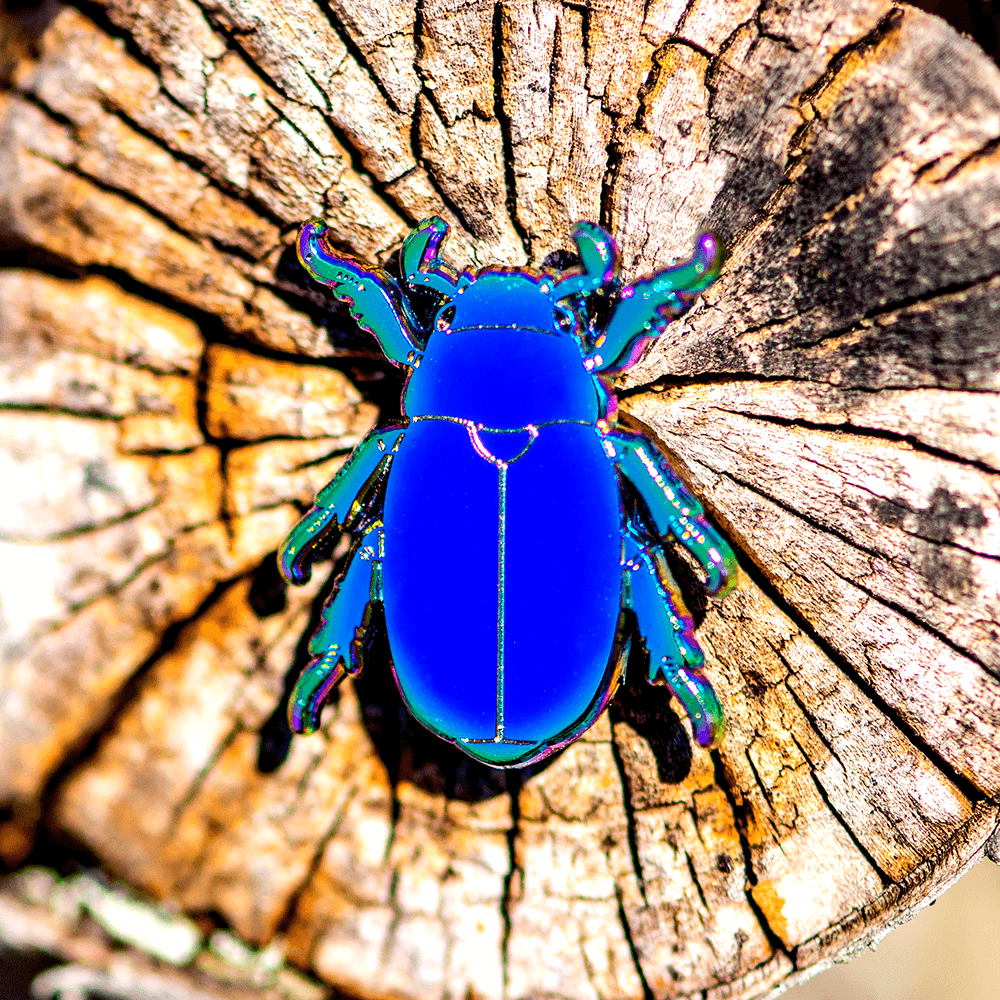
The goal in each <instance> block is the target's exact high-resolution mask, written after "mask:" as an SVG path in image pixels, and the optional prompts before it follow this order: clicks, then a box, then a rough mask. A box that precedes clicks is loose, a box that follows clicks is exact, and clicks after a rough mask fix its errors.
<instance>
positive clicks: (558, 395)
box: [403, 271, 602, 428]
mask: <svg viewBox="0 0 1000 1000" xmlns="http://www.w3.org/2000/svg"><path fill="white" fill-rule="evenodd" d="M550 290H551V279H547V278H545V277H544V276H543V277H538V278H536V277H534V276H531V275H526V274H523V273H519V272H509V271H488V272H484V273H482V274H480V275H478V276H477V277H476V278H475V279H473V280H472V281H471V282H470V283H468V284H465V285H460V288H459V291H458V292H457V293H456V295H455V297H454V299H453V300H452V301H451V302H448V303H446V304H445V305H444V306H443V307H442V308H441V309H440V310H439V312H438V316H437V320H436V322H435V325H434V328H433V329H432V331H431V335H430V338H429V340H428V342H427V347H426V349H425V351H424V353H423V356H422V358H421V359H420V362H419V365H418V367H416V368H415V369H414V371H413V372H412V374H411V375H410V377H409V380H408V382H407V388H406V391H405V393H404V396H403V409H404V411H405V413H406V415H407V416H409V417H416V416H426V415H437V416H447V417H455V418H458V419H461V420H472V421H475V422H477V423H481V424H484V425H485V426H488V427H504V428H516V427H526V426H527V425H529V424H540V423H548V422H553V421H561V420H567V421H568V420H572V421H586V422H588V423H593V422H595V421H596V420H597V419H598V418H599V417H600V416H601V415H602V414H601V402H600V400H601V393H600V390H599V387H598V386H597V384H596V382H595V379H594V376H592V375H591V374H590V373H589V372H588V371H587V370H586V368H584V365H583V355H582V353H581V351H580V341H579V338H578V337H577V336H576V330H575V324H574V321H573V317H572V314H571V313H570V312H568V311H566V310H563V309H561V308H560V307H559V306H557V304H556V303H554V302H553V301H552V299H551V298H550V297H549V293H550Z"/></svg>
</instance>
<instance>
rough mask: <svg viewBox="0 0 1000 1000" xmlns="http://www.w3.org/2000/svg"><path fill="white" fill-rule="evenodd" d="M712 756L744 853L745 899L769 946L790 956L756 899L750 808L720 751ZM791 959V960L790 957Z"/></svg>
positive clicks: (718, 783)
mask: <svg viewBox="0 0 1000 1000" xmlns="http://www.w3.org/2000/svg"><path fill="white" fill-rule="evenodd" d="M710 755H711V758H712V762H713V764H714V765H715V783H716V785H718V787H719V788H720V789H721V791H722V794H723V795H725V797H726V801H727V802H728V803H729V808H730V811H731V812H732V814H733V825H734V826H735V828H736V833H737V836H738V837H739V841H740V849H741V851H742V853H743V868H744V871H745V872H746V876H747V885H746V889H745V891H744V897H745V898H746V901H747V905H748V906H749V907H750V909H751V910H752V911H753V914H754V916H755V917H756V918H757V923H758V924H759V925H760V928H761V930H762V931H763V932H764V936H765V937H766V938H767V941H768V944H770V946H771V948H772V949H773V950H774V951H775V953H780V952H784V953H785V954H788V952H787V950H786V948H785V945H784V942H783V941H782V940H781V938H780V937H778V935H777V934H776V933H775V931H774V928H773V927H771V925H770V923H769V922H768V919H767V916H766V915H765V914H764V911H763V910H762V909H761V907H760V904H759V903H758V902H757V900H756V899H754V895H753V887H754V886H755V885H757V873H756V872H755V871H754V867H753V853H752V850H751V847H750V841H749V839H748V837H747V828H748V818H749V810H750V807H749V806H748V805H746V804H743V803H740V802H737V800H736V794H737V793H736V790H735V789H734V788H733V785H732V783H731V782H730V780H729V776H728V774H727V773H726V768H725V765H724V764H723V762H722V757H721V755H720V754H719V751H718V750H712V751H710ZM742 797H743V796H742V793H740V798H741V799H742ZM789 958H791V956H790V955H789Z"/></svg>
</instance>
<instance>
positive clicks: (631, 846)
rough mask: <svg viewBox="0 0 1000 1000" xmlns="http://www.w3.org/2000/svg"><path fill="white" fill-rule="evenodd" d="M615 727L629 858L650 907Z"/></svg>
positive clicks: (615, 752) (613, 742)
mask: <svg viewBox="0 0 1000 1000" xmlns="http://www.w3.org/2000/svg"><path fill="white" fill-rule="evenodd" d="M615 728H616V727H615V725H614V722H612V724H611V756H612V757H613V758H614V762H615V767H616V768H617V769H618V780H619V781H620V782H621V786H622V809H623V810H624V812H625V829H626V836H627V837H628V850H629V856H630V857H631V859H632V870H633V872H635V880H636V882H637V883H638V885H639V894H640V895H641V896H642V902H643V904H644V905H646V906H648V905H649V900H648V899H647V898H646V876H645V875H644V874H643V871H642V859H641V857H640V856H639V837H638V831H637V829H636V823H635V808H634V806H633V803H632V788H631V786H630V785H629V780H628V773H627V772H626V770H625V761H624V759H623V758H622V752H621V747H619V746H618V741H617V740H616V739H615Z"/></svg>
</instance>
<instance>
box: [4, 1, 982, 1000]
mask: <svg viewBox="0 0 1000 1000" xmlns="http://www.w3.org/2000/svg"><path fill="white" fill-rule="evenodd" d="M29 27H30V28H31V29H32V32H33V34H32V35H31V37H30V39H29V42H26V43H24V44H21V43H19V44H18V46H16V47H15V48H16V51H14V50H12V51H14V55H13V56H10V58H7V57H5V59H6V61H5V62H4V63H3V66H2V67H0V69H2V71H3V72H4V73H5V74H6V75H7V77H8V78H9V79H8V85H7V87H6V89H5V90H2V91H0V229H2V233H3V241H4V243H3V245H4V247H5V251H4V257H3V260H4V262H5V263H6V264H7V267H6V269H5V270H3V271H2V272H0V372H2V373H0V483H2V487H0V531H2V536H0V647H2V650H3V666H2V670H3V674H2V678H0V748H2V755H0V805H3V806H4V807H5V811H4V812H3V813H2V817H0V818H2V822H0V853H2V854H3V856H4V858H5V860H6V862H7V864H8V865H9V866H11V867H16V866H17V865H18V864H19V863H20V862H21V861H22V860H23V859H24V858H25V857H27V856H28V855H29V853H30V851H31V850H32V843H33V842H34V840H35V838H36V837H37V836H38V835H39V832H40V831H41V832H45V833H46V836H52V835H55V834H58V835H59V836H60V837H64V838H65V837H71V838H74V839H75V841H77V842H78V843H79V844H80V845H83V846H84V847H85V848H86V849H87V850H89V851H90V852H92V854H93V856H94V857H95V858H96V860H97V861H98V862H99V863H100V864H101V865H102V866H103V867H104V868H105V870H106V871H107V872H109V873H110V874H112V875H113V876H115V877H116V878H119V879H122V880H124V881H126V882H128V883H129V884H131V885H133V886H135V887H136V888H137V890H139V891H141V892H144V893H147V894H149V895H150V896H152V897H153V898H155V899H158V900H162V901H164V902H165V903H166V904H167V905H169V906H171V907H173V908H175V909H177V910H178V911H182V912H184V913H187V914H189V915H192V916H194V917H196V918H197V919H199V920H201V921H202V922H203V923H204V922H205V921H207V922H208V923H209V924H214V925H218V926H224V927H227V928H229V929H231V930H232V931H233V932H234V933H235V934H236V935H238V936H239V937H240V938H242V939H243V940H244V941H246V942H248V943H250V944H253V945H255V946H262V945H264V944H266V943H267V942H269V941H272V940H277V941H278V942H279V944H280V946H281V947H282V948H283V949H284V951H285V953H286V955H287V957H288V960H289V961H290V962H291V963H293V964H294V965H296V966H298V967H299V968H300V969H302V970H305V971H307V972H308V973H310V974H311V975H314V976H316V977H318V978H319V979H321V980H322V981H324V982H325V983H327V984H330V985H331V986H333V987H335V989H336V990H337V991H339V992H340V993H341V994H343V995H346V996H348V997H357V998H365V1000H369V998H370V1000H383V998H389V997H394V998H402V1000H439V998H440V1000H444V998H464V997H470V998H472V997H475V998H482V1000H494V998H497V1000H500V998H510V1000H520V998H535V997H549V998H566V1000H618V998H621V1000H626V998H628V1000H650V998H657V1000H659V998H663V997H674V996H697V997H701V998H703V1000H714V998H721V997H738V998H747V1000H749V998H753V997H763V996H767V995H769V994H771V993H772V992H773V991H774V990H775V989H776V988H778V987H781V986H787V985H789V984H790V983H793V982H795V981H797V980H798V979H801V978H804V977H805V976H807V975H809V974H810V973H811V972H814V971H816V969H818V968H820V967H822V965H823V964H824V963H829V962H830V961H832V960H833V959H835V958H837V957H842V956H844V955H846V954H849V953H850V952H851V951H852V950H853V949H856V948H858V947H860V946H861V945H863V944H864V943H868V942H871V941H874V940H877V939H878V938H879V937H880V936H881V935H883V934H884V933H886V932H887V930H889V929H891V928H892V927H893V926H895V925H896V924H898V923H899V922H901V921H902V920H905V919H906V918H907V917H908V916H910V915H912V913H913V912H914V911H915V910H916V909H918V908H919V907H921V906H922V905H925V904H926V903H927V902H929V901H930V900H932V899H933V898H934V897H935V896H936V895H938V894H939V893H940V892H941V891H943V889H944V888H946V887H947V886H948V885H949V884H950V883H951V882H952V881H953V880H954V879H956V878H957V877H959V876H960V875H961V874H962V873H963V872H964V871H965V870H966V869H967V868H968V867H969V866H970V865H971V864H973V863H975V862H976V861H977V860H978V859H979V858H980V857H981V855H982V853H983V849H984V844H985V843H986V841H987V840H988V838H989V837H990V835H991V834H992V833H993V831H994V829H995V828H996V826H997V819H998V801H1000V641H998V637H1000V624H998V621H1000V505H998V500H1000V432H998V429H997V428H998V424H1000V70H998V69H997V67H996V66H995V65H994V64H993V63H992V62H991V61H990V60H989V59H987V57H986V56H985V55H984V54H983V52H982V50H981V49H979V48H978V47H977V46H976V44H975V43H974V42H972V41H971V40H969V39H967V38H963V37H961V36H960V35H958V34H957V33H956V32H955V31H953V30H952V29H951V28H950V27H948V26H947V25H946V24H945V23H944V22H943V21H941V20H939V19H937V18H935V17H932V16H930V15H928V14H925V13H922V12H921V11H919V10H916V9H914V8H912V7H909V6H906V5H903V4H892V3H888V2H882V0H836V2H835V0H811V2H809V0H782V2H768V0H764V2H761V3H759V4H758V2H757V0H753V2H748V0H732V2H727V3H724V4H723V3H718V2H715V0H653V2H646V3H642V2H639V0H617V2H615V3H605V2H598V0H595V2H592V3H589V4H571V3H567V4H563V3H556V2H553V0H536V2H533V3H529V2H526V0H519V2H514V0H510V2H500V3H497V4H493V3H489V4H487V3H462V2H458V0H419V2H418V0H412V2H402V3H394V4H391V5H389V4H382V3H375V2H370V0H358V2H355V3H352V4H349V3H346V2H343V0H270V2H267V3H265V2H263V0H239V2H236V0H201V2H196V0H110V2H107V3H101V4H98V3H84V4H82V5H81V6H80V7H79V9H73V8H69V7H59V6H54V5H53V6H46V7H45V8H43V12H42V14H39V15H37V16H36V18H35V20H34V21H33V22H32V24H31V25H30V26H29ZM26 30H27V29H26ZM19 37H20V36H19ZM22 42H23V38H22ZM316 214H321V215H323V216H324V217H325V218H326V219H327V220H328V222H329V223H330V226H331V230H332V233H333V234H334V238H335V240H336V241H337V242H338V244H339V245H340V246H341V247H343V248H344V249H346V250H349V251H351V252H354V253H356V254H358V255H359V256H361V257H363V258H365V259H368V260H371V261H373V262H374V261H377V262H380V263H383V264H385V265H386V266H389V267H392V266H394V265H393V262H394V259H395V258H394V254H395V252H396V250H398V248H399V246H400V242H401V240H402V238H403V236H404V235H405V234H406V232H407V231H408V230H409V229H410V228H411V227H412V225H413V224H414V223H415V222H417V221H420V220H421V219H423V218H425V217H427V216H429V215H434V214H436V215H441V216H443V217H444V218H445V219H447V220H448V222H449V223H450V224H451V226H452V233H451V237H450V241H449V243H448V255H449V257H450V259H451V261H452V262H453V263H454V264H456V265H457V266H461V267H475V266H485V265H496V264H502V265H523V264H526V263H530V264H532V265H536V266H538V265H541V264H542V263H543V261H544V260H545V259H546V257H547V256H548V255H550V254H551V253H553V252H555V251H559V250H569V249H572V245H571V241H570V233H571V228H572V225H573V223H574V222H575V220H577V219H580V218H584V219H592V220H595V221H599V222H600V223H601V224H603V225H604V226H606V227H607V228H608V229H609V230H610V231H611V232H612V233H614V235H615V237H616V238H617V240H618V242H619V245H620V247H621V250H622V255H623V273H624V274H625V275H626V276H627V277H629V278H632V277H637V276H639V275H641V274H643V273H645V272H648V271H650V270H653V269H655V268H659V267H663V266H666V264H668V263H669V262H670V261H671V260H672V259H674V258H676V257H678V256H681V255H684V254H686V253H687V252H688V251H689V249H690V246H691V243H692V240H693V238H694V236H695V235H696V234H697V233H698V232H700V231H702V230H704V229H711V230H713V231H715V232H716V233H717V234H718V235H719V236H720V237H721V238H722V240H723V242H724V243H725V245H726V246H727V247H728V250H729V258H728V261H727V263H726V265H725V268H724V270H723V273H722V276H721V278H720V279H719V281H718V282H717V283H716V284H715V285H714V286H713V287H712V288H711V289H710V290H709V292H708V293H706V294H705V295H704V296H703V298H702V299H701V301H700V302H699V303H698V304H697V305H696V306H695V308H694V309H692V310H691V312H690V313H689V314H688V315H687V316H686V317H685V318H684V319H683V320H681V321H679V322H678V323H676V324H674V325H673V326H671V327H670V328H669V329H668V330H667V332H666V333H665V334H664V335H663V336H662V337H660V338H659V340H658V341H656V342H655V343H654V344H653V345H652V346H651V347H650V348H649V350H648V351H647V353H646V354H645V356H644V358H643V359H642V361H641V362H640V363H639V364H637V365H636V366H635V367H634V368H632V369H631V370H630V371H628V372H627V373H626V374H625V376H624V377H623V378H622V379H621V380H620V383H619V389H620V393H621V405H622V412H623V417H622V419H623V421H624V422H625V423H627V424H628V425H629V426H634V427H639V428H642V429H644V430H646V431H647V432H649V433H651V434H652V435H653V437H654V438H655V439H656V440H657V441H658V442H659V443H660V444H661V445H662V447H663V448H664V449H665V451H666V452H667V453H668V454H669V455H670V456H671V460H672V461H673V462H674V463H675V465H676V467H677V469H678V470H679V471H680V472H681V474H682V475H683V477H684V479H685V480H686V481H687V482H688V484H689V485H690V487H691V489H692V490H693V492H694V493H695V494H696V495H697V496H698V497H699V498H700V499H701V500H702V502H703V503H704V504H705V506H706V508H707V509H708V511H709V512H710V514H711V516H712V517H713V518H714V519H715V521H716V522H717V523H718V524H719V525H720V526H721V527H722V528H723V529H724V531H725V533H726V534H727V536H728V537H729V538H730V539H731V540H732V542H733V545H734V547H735V549H736V550H737V553H738V556H739V560H740V565H741V574H740V582H739V586H738V588H737V590H736V592H735V593H734V594H733V595H732V596H730V597H728V598H727V599H725V600H724V601H721V602H707V601H706V600H705V599H704V597H703V596H699V595H700V594H701V593H702V592H701V590H700V588H699V584H698V581H697V579H696V576H695V574H694V573H693V572H692V571H691V570H690V569H688V568H687V567H686V564H685V563H684V562H683V559H682V558H681V556H680V555H677V569H678V572H679V574H680V576H681V579H682V583H683V585H684V587H685V590H686V592H687V593H688V596H689V598H690V600H691V604H692V607H693V608H694V610H695V612H696V617H697V619H698V622H699V631H698V635H699V639H700V641H701V643H702V645H703V646H704V648H705V650H706V653H707V656H708V666H707V671H708V673H709V675H710V677H711V679H712V682H713V684H714V685H715V687H716V690H717V691H718V692H719V694H720V697H721V700H722V702H723V704H724V705H725V707H726V713H727V717H728V721H729V729H728V733H727V735H726V737H725V740H724V742H723V743H722V745H721V746H720V748H719V749H718V750H716V751H713V752H711V753H709V752H706V751H704V750H702V749H700V748H698V747H697V746H692V742H691V739H690V736H689V729H688V726H687V722H686V720H685V719H684V718H683V717H682V715H680V714H679V712H678V710H677V708H676V706H675V705H674V704H672V703H671V702H670V700H669V698H668V697H667V696H666V695H665V694H664V692H663V690H662V689H652V688H649V687H648V686H647V685H645V684H644V683H643V682H642V680H641V677H640V673H641V670H640V667H641V664H640V665H639V666H634V667H633V668H632V669H631V671H630V675H629V679H628V681H627V683H626V686H625V687H624V688H623V689H622V691H621V692H620V693H619V695H618V696H617V698H616V700H615V702H614V703H613V705H612V707H611V710H610V711H609V712H608V713H607V714H606V715H605V716H604V717H603V718H602V719H601V720H600V721H599V722H598V723H597V724H596V725H595V726H594V727H593V729H592V730H590V732H589V733H588V734H586V735H585V736H584V737H583V738H582V739H581V740H580V741H579V742H578V743H576V744H575V745H573V746H572V747H570V748H568V749H567V750H566V751H564V752H563V753H561V754H559V755H558V756H556V757H555V758H553V759H551V760H550V761H547V762H545V764H544V765H542V766H539V767H536V768H534V769H532V770H529V771H527V772H510V773H504V772H498V771H490V770H489V769H486V768H484V767H479V766H478V765H474V764H472V762H471V761H469V760H467V759H465V758H464V757H462V755H461V754H459V753H458V752H457V751H453V750H451V749H449V748H448V747H447V746H446V745H444V744H443V743H440V742H439V741H437V740H435V739H434V738H433V737H431V736H429V735H428V734H426V733H423V732H422V731H421V730H420V729H419V727H418V726H417V725H416V724H415V723H413V722H412V721H410V720H409V719H408V718H407V716H406V714H405V712H404V711H403V709H402V706H401V704H400V701H399V697H398V695H397V694H396V692H395V688H394V685H393V682H392V678H391V674H390V673H389V666H388V655H387V652H386V650H385V647H384V644H383V645H382V646H381V647H379V648H377V650H376V653H377V655H374V656H373V659H372V663H371V665H370V667H369V669H368V671H367V672H366V674H365V675H364V676H363V677H362V678H360V679H359V680H358V681H357V682H356V683H353V684H351V683H349V684H346V685H344V686H343V687H342V688H341V689H340V691H339V696H338V697H337V698H336V699H335V700H334V702H333V704H332V705H331V706H330V707H329V708H328V709H327V710H326V713H325V715H324V724H323V727H322V729H321V731H320V732H319V733H318V734H317V735H316V736H314V737H312V738H308V739H304V738H299V739H295V740H294V741H292V742H291V743H290V745H289V743H288V741H287V737H286V734H285V733H284V732H283V730H282V727H281V725H280V722H279V719H280V702H281V699H282V697H283V695H284V693H285V691H286V690H287V686H288V683H289V678H291V677H294V674H295V670H296V669H297V667H298V666H301V664H302V662H303V657H304V653H305V649H304V638H303V637H304V636H307V635H308V632H309V630H310V628H311V627H312V625H314V624H315V621H316V614H317V601H318V599H319V598H321V597H322V596H323V595H324V594H326V593H328V592H329V586H330V578H331V573H332V572H335V571H336V565H337V560H338V559H339V558H340V557H341V556H342V555H343V552H344V551H345V548H344V546H343V545H341V547H340V548H339V549H338V550H337V551H336V552H335V553H334V559H333V561H332V562H331V563H330V564H328V566H327V569H326V570H325V571H324V572H320V573H318V574H317V579H316V581H315V582H314V583H313V584H311V585H310V586H308V587H306V588H302V589H297V588H295V589H290V590H285V588H283V587H282V586H281V585H280V582H279V580H278V579H277V576H276V571H275V568H274V559H273V553H274V550H275V548H276V547H277V545H278V544H279V542H280V540H281V538H282V537H283V534H284V533H285V532H286V531H287V529H288V528H289V527H290V525H291V524H292V523H294V521H295V520H296V518H297V516H298V515H299V513H300V511H301V510H302V509H303V505H305V504H307V503H308V502H309V500H310V499H311V497H312V495H313V493H314V492H315V490H316V489H317V488H319V487H320V486H322V485H323V484H324V483H325V482H326V481H328V480H329V479H330V478H331V476H332V475H333V473H334V472H335V471H336V469H337V468H339V466H340V464H342V462H343V461H344V460H345V458H346V456H347V454H349V451H350V449H351V448H352V447H353V446H354V444H356V443H357V442H358V441H359V440H360V439H361V437H362V436H363V435H364V433H365V432H366V431H367V430H368V429H369V428H370V427H372V426H374V424H375V423H376V421H377V420H378V419H379V416H380V407H381V415H382V417H385V416H387V415H388V416H391V415H392V407H393V406H394V405H397V404H395V403H394V398H395V399H398V391H399V384H400V383H399V379H398V375H397V373H396V372H394V371H393V370H392V369H391V368H390V366H388V365H386V364H384V363H382V362H380V361H379V360H378V352H377V349H376V347H375V345H374V343H373V341H372V340H371V338H369V337H367V336H366V335H365V334H363V333H361V332H360V331H358V330H357V328H356V327H355V326H354V324H353V323H352V321H351V320H350V318H349V317H348V315H347V313H346V310H345V309H344V308H343V307H342V306H337V305H336V304H334V303H332V301H331V300H330V299H329V297H327V296H326V295H325V294H324V293H323V291H322V290H321V289H318V288H316V287H314V286H311V285H310V284H309V282H308V281H307V280H306V278H305V276H304V274H303V272H302V271H301V269H299V268H298V266H297V264H296V263H295V261H294V255H293V253H292V251H291V249H290V248H291V246H292V241H293V237H294V233H295V231H296V229H297V227H298V225H299V224H300V223H301V222H302V221H303V220H304V219H306V218H308V217H310V216H313V215H316ZM552 538H554V539H555V544H556V548H555V551H554V554H553V555H554V558H556V559H557V558H558V548H557V544H558V529H557V526H556V527H555V528H553V529H552V531H551V533H547V534H546V539H547V541H546V544H549V542H548V540H549V539H552ZM137 995H138V994H137Z"/></svg>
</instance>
